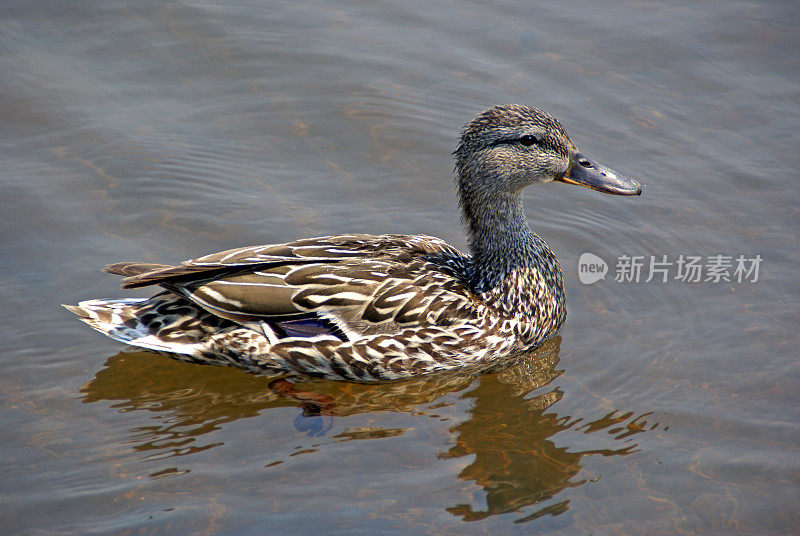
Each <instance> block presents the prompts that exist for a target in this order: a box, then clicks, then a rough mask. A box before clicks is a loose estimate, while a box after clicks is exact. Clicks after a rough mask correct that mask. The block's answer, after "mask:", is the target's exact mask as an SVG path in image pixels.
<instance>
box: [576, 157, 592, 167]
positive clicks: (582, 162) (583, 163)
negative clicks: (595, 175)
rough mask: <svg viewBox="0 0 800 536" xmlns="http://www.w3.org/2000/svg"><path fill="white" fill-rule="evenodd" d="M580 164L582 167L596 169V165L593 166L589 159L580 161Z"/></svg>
mask: <svg viewBox="0 0 800 536" xmlns="http://www.w3.org/2000/svg"><path fill="white" fill-rule="evenodd" d="M578 164H580V165H582V166H583V167H585V168H593V167H594V165H592V161H591V160H589V159H588V158H581V159H580V160H578Z"/></svg>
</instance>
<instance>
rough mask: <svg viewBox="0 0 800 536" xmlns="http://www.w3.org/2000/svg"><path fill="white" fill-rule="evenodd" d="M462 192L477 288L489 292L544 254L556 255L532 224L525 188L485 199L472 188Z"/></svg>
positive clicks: (534, 264)
mask: <svg viewBox="0 0 800 536" xmlns="http://www.w3.org/2000/svg"><path fill="white" fill-rule="evenodd" d="M461 193H462V195H461V209H462V214H463V219H464V226H465V228H466V232H467V236H468V238H469V246H470V250H471V252H472V264H471V270H470V274H469V277H470V283H471V284H472V288H473V290H474V291H475V292H478V293H481V292H487V291H489V290H491V289H493V288H495V287H496V286H498V285H499V284H500V283H502V282H503V281H504V280H505V279H506V277H507V276H508V275H509V274H511V272H513V271H514V270H517V269H523V268H531V267H536V266H537V264H539V262H540V261H539V259H541V258H542V256H543V255H545V256H546V255H547V254H550V255H552V253H550V250H549V249H548V248H547V245H546V244H545V243H544V241H543V240H542V239H541V238H539V237H538V236H537V235H536V234H535V233H534V232H533V231H531V228H530V227H529V226H528V221H527V219H526V217H525V212H524V210H523V206H522V192H521V191H519V192H513V193H507V192H503V193H501V194H500V195H492V196H491V197H488V198H487V197H484V198H483V199H481V198H480V197H479V196H475V195H469V194H470V192H461ZM465 194H466V195H465Z"/></svg>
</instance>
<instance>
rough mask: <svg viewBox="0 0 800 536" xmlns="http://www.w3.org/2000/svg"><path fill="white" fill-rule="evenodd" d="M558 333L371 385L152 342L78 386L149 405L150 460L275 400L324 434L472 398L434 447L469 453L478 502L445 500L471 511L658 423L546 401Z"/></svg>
mask: <svg viewBox="0 0 800 536" xmlns="http://www.w3.org/2000/svg"><path fill="white" fill-rule="evenodd" d="M560 342H561V339H560V337H554V338H553V339H551V340H549V341H547V342H546V343H545V344H543V345H542V346H540V347H539V348H537V349H535V350H533V351H530V352H528V353H526V354H525V355H522V356H518V357H517V358H516V359H515V360H513V361H512V362H510V363H508V364H506V365H505V366H502V367H501V368H495V369H494V370H491V371H485V372H476V373H475V374H473V375H471V376H470V375H464V374H461V375H457V376H452V375H451V376H427V377H422V378H416V379H412V380H408V381H403V382H395V383H386V384H366V385H365V384H353V383H343V382H326V381H316V382H313V383H290V382H283V381H282V379H281V378H274V377H273V378H269V377H267V378H265V377H259V376H252V375H249V374H242V373H241V372H238V371H236V370H233V369H217V368H216V367H214V368H213V369H212V368H211V367H202V366H193V367H186V366H185V365H182V364H180V363H178V362H176V361H173V360H171V359H168V358H165V357H161V356H158V355H157V354H152V355H148V354H147V352H135V353H125V352H122V353H120V354H118V355H116V356H114V357H112V358H110V359H109V360H108V362H107V363H106V365H105V368H104V369H102V370H101V371H99V372H98V373H97V374H96V375H95V377H94V378H93V379H92V380H91V381H90V382H88V383H87V384H86V385H85V386H84V387H83V388H82V390H81V393H82V396H83V400H84V401H85V402H87V403H88V402H98V401H103V400H105V401H112V402H113V403H114V404H113V405H114V407H116V408H119V410H120V411H135V410H147V411H150V412H154V413H155V414H156V415H155V416H154V417H153V420H154V421H156V423H157V424H154V425H152V426H147V427H138V428H135V429H133V430H132V431H131V435H132V437H131V443H132V444H133V448H134V449H135V450H137V451H140V452H143V453H147V455H148V458H151V459H159V458H166V457H176V456H187V455H192V454H194V453H197V452H201V451H204V450H207V449H211V448H214V447H218V446H221V445H223V443H219V442H217V443H214V442H210V441H208V439H207V438H206V440H205V442H204V438H203V436H204V435H206V434H208V433H209V432H212V431H214V430H217V429H219V428H221V427H222V426H223V425H224V424H225V423H227V422H231V421H235V420H238V419H242V418H248V417H255V416H257V415H259V414H261V413H265V412H268V411H271V410H274V409H277V408H286V407H297V408H300V409H301V414H300V416H298V417H297V419H296V420H295V427H296V428H297V429H298V430H300V431H303V432H304V433H306V434H307V435H317V436H322V435H325V434H326V433H327V432H328V431H329V430H330V428H331V426H332V425H333V424H335V421H336V419H337V418H343V417H348V416H354V415H359V414H368V413H374V412H401V413H407V414H413V415H415V416H428V417H432V418H435V419H437V420H441V419H440V416H441V414H442V413H444V412H445V408H444V407H443V406H449V407H451V406H452V401H453V400H455V399H457V398H460V399H464V400H470V402H471V405H470V408H469V409H468V410H467V413H466V415H464V414H463V413H458V412H455V413H454V414H455V415H456V418H458V419H460V420H461V422H459V423H458V424H456V425H454V426H450V428H449V431H450V432H451V433H452V436H453V441H452V446H451V447H450V448H449V449H447V450H445V451H442V452H440V453H439V457H440V458H442V459H453V458H465V457H466V458H470V457H471V458H472V462H471V463H469V465H467V466H466V467H464V468H463V469H462V470H461V472H460V473H459V474H458V478H460V479H462V480H464V481H470V482H474V483H475V484H477V485H478V486H480V487H481V488H483V492H484V495H485V506H482V507H477V506H474V505H470V504H462V503H461V502H458V503H457V504H454V505H452V506H451V507H448V508H447V510H448V511H449V512H451V513H452V514H454V515H457V516H459V517H460V518H462V519H463V520H465V521H474V520H480V519H484V518H486V517H488V516H491V515H495V514H502V513H509V512H516V511H519V510H520V509H522V508H525V507H530V506H533V505H537V504H540V503H542V502H545V501H549V500H550V499H552V498H553V497H555V496H556V495H557V494H558V493H560V492H561V491H562V490H564V489H567V488H569V487H575V486H580V485H582V484H583V483H585V482H586V480H585V479H583V480H582V479H577V480H573V479H574V478H575V477H576V475H578V473H579V472H580V470H581V468H582V463H581V462H582V458H583V457H584V456H587V455H591V454H601V455H603V456H624V455H627V454H630V453H632V452H636V450H637V445H636V444H635V443H633V442H632V437H631V436H633V435H635V434H637V433H640V432H643V431H646V430H651V429H653V428H655V427H657V426H658V424H649V423H647V422H646V420H645V418H646V416H647V414H643V415H638V416H634V414H633V413H632V412H629V413H618V412H611V413H609V414H606V415H604V416H598V418H596V419H594V420H592V421H591V422H586V421H584V420H583V419H580V418H578V419H574V418H572V417H569V416H559V415H558V414H556V413H555V412H554V409H553V407H554V405H555V404H556V403H557V402H558V401H559V400H560V399H561V397H562V396H563V392H562V391H561V389H560V388H559V387H554V388H550V389H549V390H548V389H547V388H546V387H547V386H548V385H549V384H550V383H551V382H552V381H553V380H554V379H555V378H557V377H558V376H560V375H561V373H562V372H563V371H561V370H558V369H557V368H556V367H557V364H558V360H559V358H558V351H559V344H560ZM462 372H463V371H462ZM187 373H188V374H187ZM448 400H449V401H450V403H448V402H447V401H448ZM451 409H452V408H451ZM567 430H571V431H577V432H583V433H585V434H590V433H601V432H602V433H604V434H605V435H604V436H603V439H604V440H605V441H607V442H608V443H605V445H606V446H608V447H609V448H603V449H593V450H580V449H575V448H571V447H570V445H569V444H563V443H564V441H563V440H562V439H561V438H559V440H558V443H561V444H562V446H558V445H557V444H556V441H555V440H554V438H553V436H554V435H555V434H557V433H558V432H562V431H567ZM407 431H408V429H407V428H381V427H376V426H365V427H358V428H346V429H344V430H342V431H341V432H339V433H336V434H334V435H332V436H331V437H330V438H328V440H327V441H328V442H327V443H325V441H326V440H325V439H323V440H317V441H315V443H314V444H313V448H311V449H308V452H317V451H320V450H323V449H324V447H325V444H329V445H333V444H336V443H340V442H344V441H353V440H374V439H377V438H392V437H394V438H395V439H393V440H402V439H401V438H402V436H403V435H404V434H405V433H406V432H407ZM567 440H568V438H567ZM288 443H291V447H289V446H288V444H286V445H284V453H283V455H284V456H285V458H286V459H288V457H289V456H294V455H296V454H297V452H296V451H293V450H291V448H296V441H294V440H292V441H290V442H288ZM398 448H408V447H407V445H401V446H400V447H398ZM277 454H278V455H279V456H280V455H281V453H277ZM264 456H265V457H269V460H274V459H275V456H276V452H275V450H274V445H272V446H271V447H270V448H269V449H267V448H265V453H264ZM276 463H278V462H275V463H270V464H268V465H269V466H273V465H275V464H276ZM151 476H154V477H156V476H159V474H157V473H154V474H153V475H151ZM567 502H568V501H562V502H556V503H555V504H550V503H548V505H547V506H544V507H542V508H541V509H539V510H537V511H536V512H534V513H532V514H527V515H526V516H525V517H523V518H521V519H519V520H517V521H520V522H522V521H527V520H531V519H535V518H537V517H540V516H542V515H547V514H551V515H557V514H559V513H562V512H564V511H565V510H567V509H568V504H567Z"/></svg>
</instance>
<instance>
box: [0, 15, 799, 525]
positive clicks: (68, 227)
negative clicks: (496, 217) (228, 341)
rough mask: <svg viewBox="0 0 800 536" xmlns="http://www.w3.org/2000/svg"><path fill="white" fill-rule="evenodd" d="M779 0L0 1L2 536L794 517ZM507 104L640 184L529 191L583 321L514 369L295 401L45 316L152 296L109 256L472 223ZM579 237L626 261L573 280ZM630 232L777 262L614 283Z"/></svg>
mask: <svg viewBox="0 0 800 536" xmlns="http://www.w3.org/2000/svg"><path fill="white" fill-rule="evenodd" d="M790 4H791V3H787V2H773V3H770V2H763V3H756V2H747V1H741V2H727V1H725V2H703V3H695V2H685V3H670V4H669V5H667V4H666V3H619V2H610V3H605V2H585V3H582V2H577V3H570V4H569V6H568V7H556V5H557V4H551V3H547V2H542V3H538V2H537V3H530V2H523V1H518V2H501V3H498V2H492V3H465V2H437V3H430V2H404V3H402V2H377V3H367V2H363V3H360V2H337V3H334V2H331V3H326V2H317V3H315V2H302V3H301V2H297V3H288V2H280V3H269V2H257V3H255V2H254V3H247V2H202V1H199V2H175V1H158V2H146V1H145V2H118V1H103V2H100V1H85V2H81V1H69V2H64V1H61V2H59V1H54V2H3V3H2V4H0V72H2V76H0V117H1V118H2V120H1V121H0V159H1V160H0V161H1V162H2V167H1V168H0V196H1V199H2V214H3V217H2V219H1V221H2V223H0V226H1V228H0V233H2V234H0V236H2V239H1V240H2V242H0V259H2V260H0V272H1V273H0V276H2V277H1V278H0V299H2V309H1V310H0V322H1V323H0V325H2V326H3V335H2V348H3V351H2V354H0V407H1V408H2V412H0V425H1V426H2V427H1V428H0V430H2V431H0V452H1V453H2V460H3V464H2V478H0V533H1V534H3V535H40V534H59V535H62V534H63V535H66V534H76V535H86V534H144V535H161V534H163V535H183V534H187V535H188V534H230V535H248V534H253V535H256V534H259V535H260V534H309V533H315V534H343V535H344V534H347V535H350V534H407V533H412V534H459V535H460V534H492V535H507V534H531V533H535V534H580V535H587V534H593V535H605V534H664V535H674V534H742V535H752V534H767V535H779V534H781V535H783V534H797V533H798V532H800V448H799V447H798V444H800V410H798V407H799V406H800V365H799V364H798V363H800V361H799V360H798V347H799V346H800V345H798V334H799V333H800V330H799V329H798V325H799V322H798V320H800V319H799V318H798V306H797V299H798V296H800V283H798V277H797V269H798V262H799V261H800V255H799V253H800V252H799V251H798V249H799V248H798V244H797V229H798V228H799V226H800V217H799V214H798V205H799V203H800V195H799V193H798V192H799V191H800V188H798V167H800V156H798V152H797V151H798V146H800V143H799V142H800V139H799V138H800V136H799V135H798V132H800V54H798V52H797V51H798V49H799V48H800V37H798V35H800V34H798V32H797V28H796V26H797V21H798V20H800V8H798V7H797V5H796V3H794V5H790ZM503 102H521V103H526V104H531V105H536V106H540V107H542V108H544V109H546V110H548V111H550V112H552V113H553V114H555V115H556V116H557V117H558V118H559V119H561V121H562V122H563V123H564V125H565V126H566V128H567V130H568V131H569V132H570V134H571V135H572V137H573V139H574V140H575V141H576V143H577V144H578V145H579V146H580V147H581V148H582V149H583V150H584V151H585V152H586V153H587V154H590V155H593V156H595V157H597V158H598V159H600V160H604V161H606V162H608V163H609V164H610V165H611V166H612V167H614V168H617V169H619V170H620V171H623V172H625V173H627V174H630V175H632V176H636V177H638V178H639V179H640V180H641V181H642V182H643V183H644V184H646V187H645V194H644V195H643V196H642V197H641V198H636V199H624V198H618V197H611V196H602V195H600V194H597V193H595V192H591V191H589V190H586V189H580V188H575V187H569V186H566V185H562V184H555V185H546V186H541V187H534V188H531V189H529V191H528V192H527V197H526V204H527V211H528V216H529V219H530V222H531V226H532V227H533V228H534V229H535V230H536V231H537V232H539V234H541V235H542V236H543V237H544V238H545V239H546V240H547V241H548V243H549V244H550V245H551V247H552V248H553V249H554V250H555V251H556V252H557V254H558V256H559V258H560V259H561V263H562V266H563V269H564V275H565V280H566V285H567V299H568V306H569V317H568V319H567V324H566V326H565V328H564V329H563V330H562V332H561V334H560V338H558V339H556V340H554V341H551V343H550V344H549V345H547V346H546V347H544V348H542V349H541V350H540V351H539V352H538V353H535V354H533V355H529V356H526V357H525V358H524V359H523V360H522V361H520V362H519V363H517V364H515V365H514V366H512V367H510V368H508V369H506V370H503V371H498V372H494V373H486V374H483V375H480V376H478V377H457V376H456V377H448V378H429V379H421V380H417V381H412V382H405V383H397V384H390V385H377V386H364V385H353V384H345V383H324V382H323V383H314V384H308V385H299V386H297V392H296V393H287V392H285V391H281V390H280V389H274V388H271V387H270V385H269V382H270V380H269V379H268V378H261V377H255V376H250V375H248V374H245V373H243V372H239V371H236V370H232V369H222V368H212V367H202V366H195V365H187V364H181V363H177V362H174V361H171V360H169V359H167V358H164V357H161V356H157V355H153V354H149V353H135V352H131V351H130V350H128V351H126V350H124V349H123V348H122V347H121V346H120V345H119V344H117V343H115V342H113V341H111V340H108V339H105V338H103V337H102V336H100V335H98V334H97V333H94V332H92V331H90V330H89V329H87V328H86V327H85V326H84V325H82V324H81V323H80V322H78V321H77V320H76V319H75V318H74V317H72V316H71V315H70V314H69V313H68V312H67V311H65V310H63V309H62V308H60V307H59V305H58V304H59V303H75V302H76V301H78V300H80V299H86V298H92V297H114V296H122V295H134V294H135V293H127V294H126V293H124V292H123V291H120V290H119V289H118V283H119V281H118V280H117V279H116V278H114V277H111V276H108V275H106V274H103V273H101V272H99V271H98V267H100V266H102V265H104V264H106V263H108V262H112V261H119V260H149V261H154V262H178V261H180V260H183V259H186V258H190V257H194V256H198V255H201V254H204V253H209V252H213V251H217V250H221V249H226V248H232V247H237V246H241V245H248V244H259V243H269V242H281V241H287V240H291V239H296V238H300V237H303V236H318V235H325V234H335V233H343V232H375V233H379V232H402V233H415V232H420V233H426V234H431V235H435V236H439V237H441V238H444V239H446V240H448V241H449V242H450V243H452V244H454V245H456V246H457V247H460V248H463V247H464V239H463V238H462V235H461V232H460V228H459V222H458V215H457V212H456V203H455V198H454V195H453V192H452V185H451V177H452V175H451V173H452V165H453V163H452V160H451V159H450V156H449V154H450V152H451V151H452V150H453V147H454V143H455V140H456V135H457V132H458V129H459V128H460V127H461V126H462V125H463V124H464V123H465V122H466V121H468V120H469V119H471V118H472V117H473V116H474V115H475V114H476V113H477V112H479V111H480V110H482V109H483V108H485V107H487V106H489V105H491V104H495V103H503ZM584 252H590V253H593V254H595V255H598V256H600V257H601V258H603V259H604V260H605V261H606V262H608V263H609V273H608V274H607V275H606V278H605V279H604V280H601V281H598V282H596V283H594V284H592V285H584V284H581V282H580V281H579V278H578V275H579V272H578V258H579V256H580V255H581V254H582V253H584ZM621 255H628V256H643V257H645V261H646V262H647V261H649V258H650V256H655V257H657V260H660V259H661V257H662V256H663V255H667V256H668V259H669V261H675V260H677V259H678V258H679V256H680V255H684V256H687V255H696V256H701V257H702V262H704V263H708V262H711V260H710V258H711V257H712V256H714V255H725V256H730V257H732V258H733V259H734V263H735V258H736V257H737V256H739V255H743V256H744V257H745V258H755V256H756V255H760V256H761V258H762V263H761V264H760V271H759V274H758V281H757V282H753V281H752V277H751V278H750V280H746V281H742V282H737V281H736V279H735V278H733V281H730V282H726V281H720V282H716V283H715V282H711V281H709V282H700V283H690V282H684V281H680V280H675V279H674V278H673V279H671V280H670V281H668V282H666V283H664V282H661V280H660V279H661V276H657V277H656V278H654V279H653V280H651V281H649V282H645V281H644V280H645V279H646V277H645V276H646V272H647V270H648V269H649V267H648V266H646V267H645V270H644V272H643V277H642V278H641V280H640V282H638V283H636V282H616V281H615V275H616V265H617V260H618V259H619V258H620V256H621ZM670 270H672V271H671V272H670V273H669V274H668V275H670V276H674V275H676V270H677V268H676V267H675V266H673V267H671V268H670ZM136 295H146V293H145V292H143V293H140V294H136ZM315 401H316V402H317V403H315ZM319 401H323V403H322V405H321V408H322V409H321V410H320V403H319Z"/></svg>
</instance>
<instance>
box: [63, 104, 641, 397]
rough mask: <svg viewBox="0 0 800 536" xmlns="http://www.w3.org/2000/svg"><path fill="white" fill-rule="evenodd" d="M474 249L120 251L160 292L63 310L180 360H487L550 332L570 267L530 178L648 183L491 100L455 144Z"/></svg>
mask: <svg viewBox="0 0 800 536" xmlns="http://www.w3.org/2000/svg"><path fill="white" fill-rule="evenodd" d="M454 154H455V156H456V174H457V178H456V185H457V190H458V193H459V201H460V206H461V209H462V214H463V219H464V226H465V229H466V231H467V234H468V237H469V243H470V249H471V253H472V254H471V255H464V254H462V253H460V252H459V251H457V250H456V249H454V248H453V247H451V246H449V245H447V244H446V243H444V242H443V241H441V240H439V239H437V238H433V237H428V236H422V235H414V236H411V235H379V236H374V235H343V236H332V237H321V238H310V239H304V240H298V241H295V242H290V243H288V244H275V245H266V246H255V247H247V248H239V249H234V250H229V251H224V252H221V253H215V254H212V255H207V256H205V257H200V258H198V259H195V260H192V261H187V262H185V263H183V264H181V265H179V266H165V265H157V264H144V263H117V264H113V265H110V266H108V267H107V268H106V270H107V271H109V272H111V273H114V274H118V275H123V276H125V279H124V280H123V285H122V286H123V288H135V287H142V286H148V285H159V286H161V287H162V288H163V289H165V290H164V292H162V293H160V294H157V295H156V296H153V297H152V298H150V299H141V300H140V299H129V300H90V301H85V302H81V304H80V305H79V306H70V307H68V308H69V309H70V310H71V311H73V312H75V313H76V314H78V315H79V316H80V317H81V319H82V320H84V321H85V322H87V323H88V324H89V325H91V326H92V327H94V328H95V329H97V330H99V331H101V332H103V333H105V334H106V335H108V336H110V337H112V338H114V339H117V340H120V341H122V342H127V343H129V344H133V345H135V346H141V347H144V348H150V349H153V350H156V351H160V352H167V353H170V354H173V355H175V357H177V358H179V359H183V360H188V361H193V362H200V363H211V364H228V365H234V366H238V367H241V368H244V369H247V370H250V371H253V372H270V373H281V372H290V373H298V374H307V375H312V376H317V377H324V378H331V379H346V380H353V381H375V380H389V379H398V378H403V377H408V376H412V375H416V374H424V373H430V372H436V371H442V370H448V369H454V368H458V367H464V366H489V365H491V364H492V363H493V362H495V361H496V360H498V359H499V358H502V357H504V356H508V355H509V354H515V353H518V352H521V351H524V350H527V349H529V348H531V347H533V346H535V345H537V344H539V343H541V342H542V341H543V340H545V339H546V338H548V337H550V336H552V335H553V334H555V333H556V331H557V330H558V329H559V328H560V327H561V325H562V324H563V322H564V319H565V316H566V308H565V305H564V292H563V282H562V276H561V270H560V268H559V265H558V261H557V260H556V258H555V255H554V254H553V253H552V251H551V250H550V249H549V248H548V247H547V245H546V244H545V243H544V241H542V240H541V238H539V237H538V236H537V235H536V234H535V233H533V232H532V231H531V230H530V228H529V227H528V225H527V221H526V219H525V216H524V213H523V212H522V197H521V192H522V189H523V188H524V187H525V186H527V185H528V184H531V183H535V182H550V181H553V180H562V181H564V182H572V183H578V184H583V185H586V186H589V187H592V188H595V189H598V190H603V191H608V192H610V193H617V194H622V195H634V194H638V193H640V191H641V190H640V188H639V186H638V183H636V182H635V181H630V180H628V179H624V178H623V177H620V176H617V175H616V174H614V173H613V172H611V171H610V170H608V169H606V168H603V167H601V166H599V165H597V164H594V163H592V162H591V161H589V160H588V159H586V158H585V157H584V156H583V155H581V154H580V153H578V152H577V149H576V148H575V145H574V144H573V143H572V141H571V140H570V139H569V137H568V136H567V134H566V132H565V131H564V129H563V127H561V125H560V124H559V123H558V122H557V121H556V120H555V119H553V118H552V117H551V116H549V115H547V114H545V113H544V112H541V111H539V110H536V109H534V108H528V107H524V106H518V105H506V106H497V107H493V108H491V109H489V110H487V111H486V112H484V113H482V114H481V115H479V116H478V117H477V118H476V119H475V120H473V121H472V122H471V123H469V124H468V125H467V126H466V127H465V129H464V131H463V133H462V136H461V140H460V142H459V144H458V147H457V149H456V151H455V153H454Z"/></svg>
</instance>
